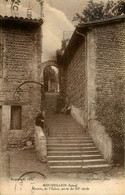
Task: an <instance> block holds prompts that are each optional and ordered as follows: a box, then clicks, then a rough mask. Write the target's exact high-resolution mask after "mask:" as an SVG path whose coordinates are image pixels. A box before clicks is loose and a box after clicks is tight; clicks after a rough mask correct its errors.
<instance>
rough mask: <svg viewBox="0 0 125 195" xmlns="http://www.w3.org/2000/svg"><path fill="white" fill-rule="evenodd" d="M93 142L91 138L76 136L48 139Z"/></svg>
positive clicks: (50, 138) (49, 138)
mask: <svg viewBox="0 0 125 195" xmlns="http://www.w3.org/2000/svg"><path fill="white" fill-rule="evenodd" d="M74 139H76V140H92V139H91V138H90V137H87V136H86V137H84V136H80V137H79V136H78V137H77V136H74V137H71V136H69V137H48V138H47V140H74Z"/></svg>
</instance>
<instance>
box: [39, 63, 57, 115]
mask: <svg viewBox="0 0 125 195" xmlns="http://www.w3.org/2000/svg"><path fill="white" fill-rule="evenodd" d="M52 67H55V68H52ZM49 68H50V69H54V70H55V71H56V76H57V77H58V79H57V82H56V81H54V82H55V83H52V81H51V80H50V82H48V81H47V82H48V83H49V86H51V87H50V88H49V89H50V90H48V88H47V90H46V88H45V86H46V83H45V78H46V74H45V72H46V71H45V70H47V69H49ZM56 69H57V70H56ZM40 76H41V83H42V84H43V85H44V84H45V85H44V93H45V100H44V101H43V102H42V104H43V107H44V109H45V110H46V113H47V115H48V114H52V113H53V112H56V110H57V99H58V92H59V67H58V64H57V62H56V61H54V60H48V61H46V62H43V63H42V64H41V75H40ZM57 77H56V78H57ZM56 83H58V86H57V84H56ZM47 86H48V84H47Z"/></svg>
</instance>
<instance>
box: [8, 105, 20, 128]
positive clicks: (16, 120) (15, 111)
mask: <svg viewBox="0 0 125 195" xmlns="http://www.w3.org/2000/svg"><path fill="white" fill-rule="evenodd" d="M21 112H22V107H21V106H11V125H10V129H11V130H20V129H21Z"/></svg>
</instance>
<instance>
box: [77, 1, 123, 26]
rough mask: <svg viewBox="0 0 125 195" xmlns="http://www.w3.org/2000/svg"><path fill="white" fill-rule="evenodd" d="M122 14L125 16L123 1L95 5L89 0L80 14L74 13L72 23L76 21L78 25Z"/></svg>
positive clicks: (95, 3)
mask: <svg viewBox="0 0 125 195" xmlns="http://www.w3.org/2000/svg"><path fill="white" fill-rule="evenodd" d="M122 14H125V1H124V0H119V1H117V2H114V1H108V2H107V3H105V2H103V1H101V2H99V3H97V2H94V1H93V0H90V1H89V2H88V5H87V7H86V8H85V9H84V10H83V11H82V13H81V14H79V13H76V16H75V17H74V18H73V21H78V24H83V23H84V22H88V21H94V20H99V19H105V18H111V17H113V16H118V15H122Z"/></svg>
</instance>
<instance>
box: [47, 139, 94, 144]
mask: <svg viewBox="0 0 125 195" xmlns="http://www.w3.org/2000/svg"><path fill="white" fill-rule="evenodd" d="M47 143H48V144H51V143H69V144H70V143H78V144H82V143H93V141H92V140H61V139H60V140H59V139H57V140H47Z"/></svg>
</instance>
